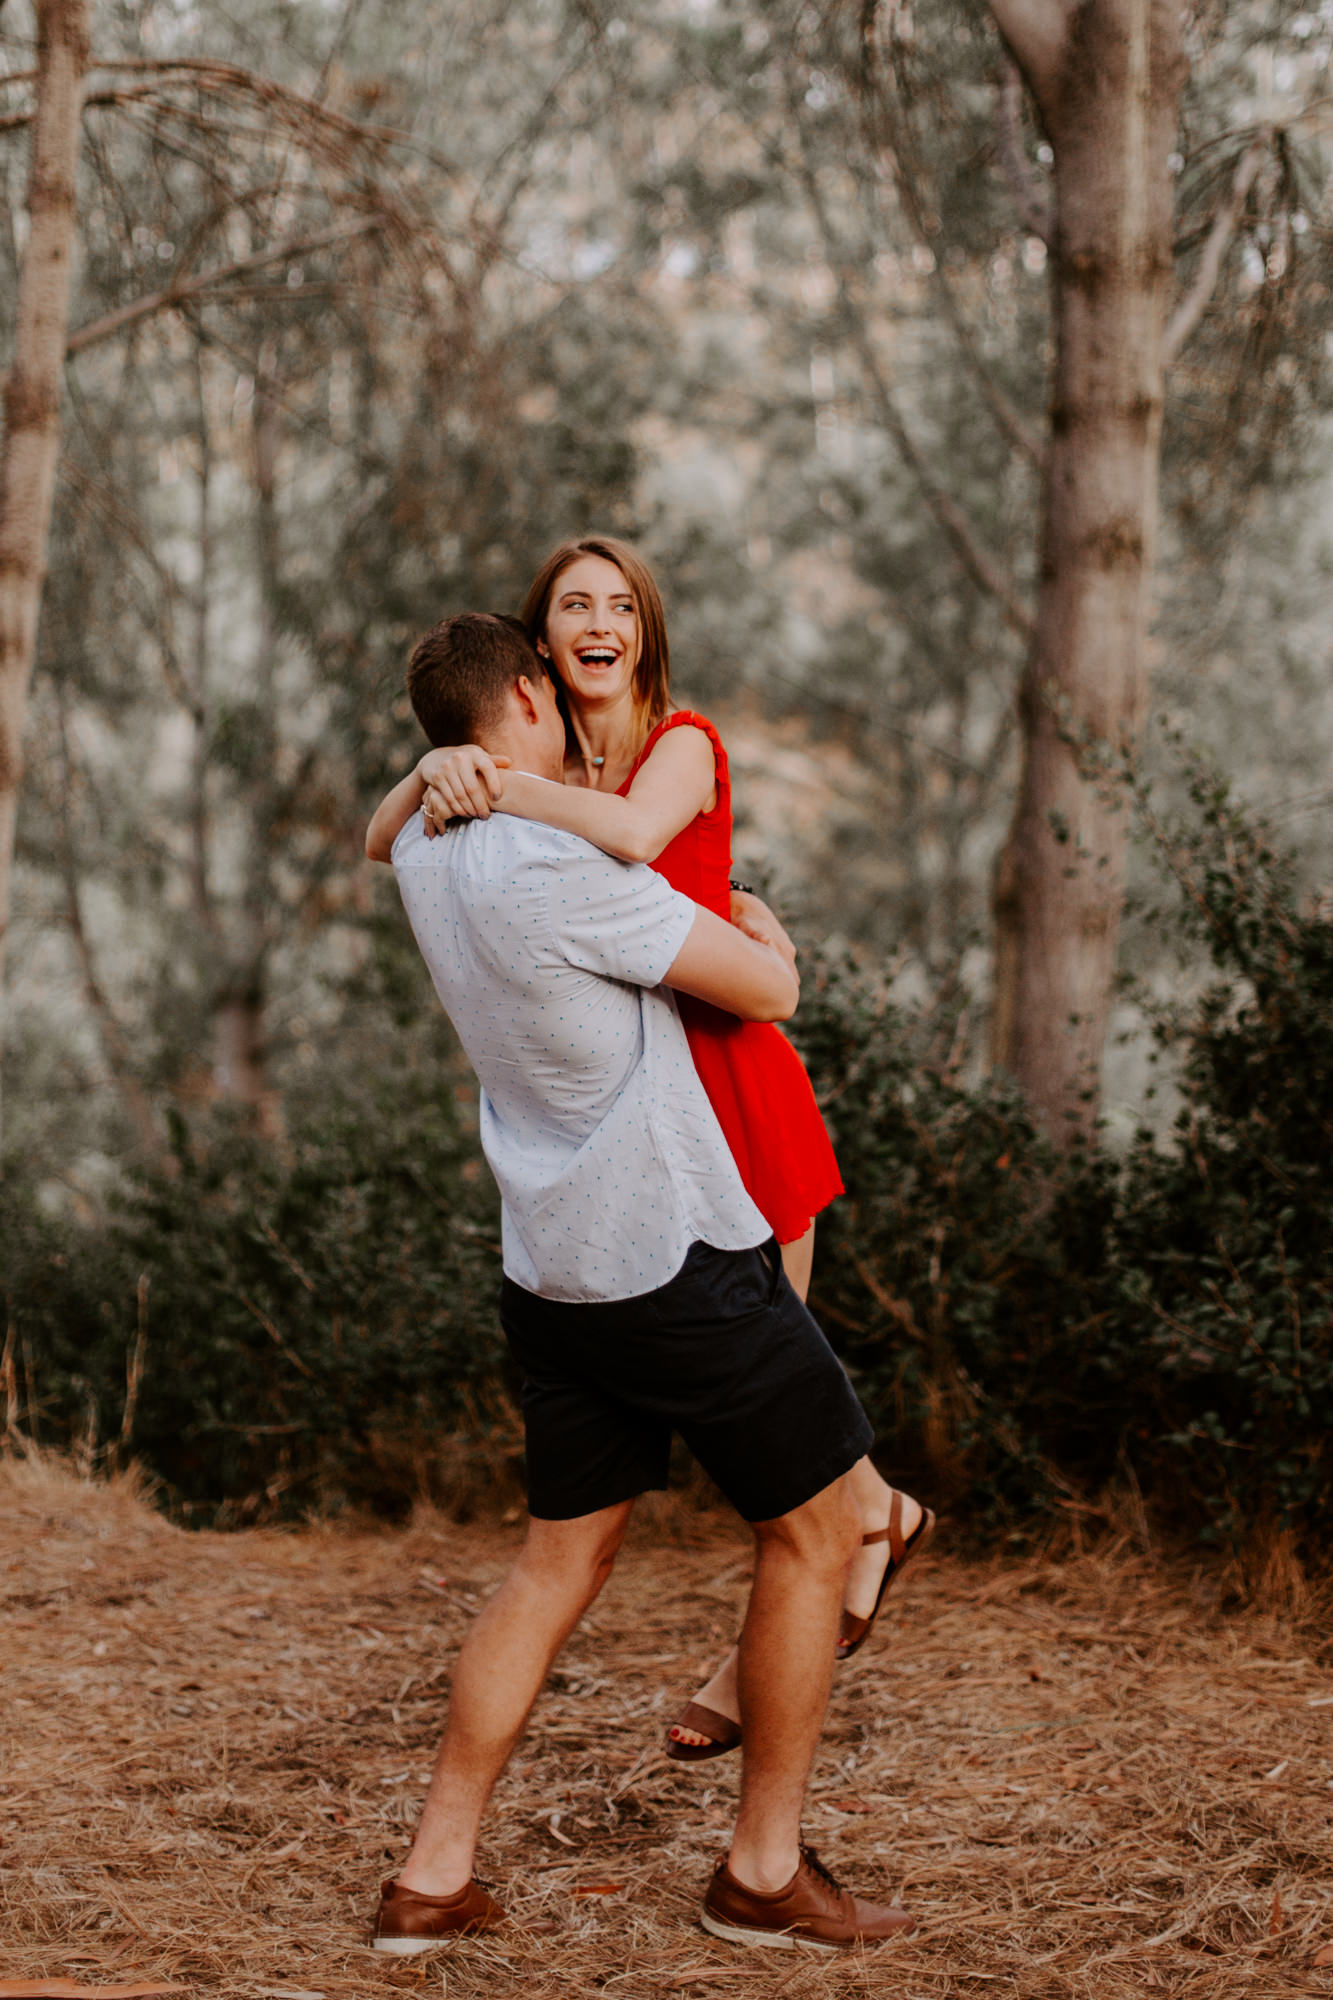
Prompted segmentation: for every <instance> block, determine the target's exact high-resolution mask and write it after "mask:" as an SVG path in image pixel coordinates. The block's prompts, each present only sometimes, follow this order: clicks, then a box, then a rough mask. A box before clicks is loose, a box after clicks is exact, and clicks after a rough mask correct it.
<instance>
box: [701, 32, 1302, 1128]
mask: <svg viewBox="0 0 1333 2000" xmlns="http://www.w3.org/2000/svg"><path fill="white" fill-rule="evenodd" d="M1330 31H1331V24H1330V20H1329V18H1328V15H1327V10H1323V11H1320V12H1316V11H1314V10H1310V9H1306V8H1304V7H1300V6H1298V5H1296V4H1294V0H1292V4H1279V5H1254V6H1248V5H1243V6H1240V7H1222V6H1215V5H1210V4H1201V5H1198V6H1195V7H1193V8H1188V9H1186V10H1184V12H1183V13H1182V11H1181V10H1180V9H1179V7H1177V6H1175V5H1172V4H1170V0H1160V3H1159V0H1085V4H1081V5H1075V4H1074V0H992V4H989V5H987V4H983V0H945V4H942V5H938V6H932V7H930V8H928V9H918V8H915V7H913V6H910V5H905V4H901V0H894V4H892V5H890V4H880V0H835V3H834V4H831V5H828V6H825V7H818V6H815V5H811V4H805V0H792V4H790V5H783V6H781V7H764V8H762V9H761V8H757V7H755V6H753V5H751V4H747V0H734V4H728V0H719V4H716V5H714V6H712V7H709V8H703V9H699V10H692V11H691V15H690V18H689V20H688V21H687V22H683V23H682V24H681V26H680V30H679V46H680V48H681V50H682V51H683V52H684V53H683V57H682V67H683V68H686V69H689V70H691V73H692V75H693V76H694V77H695V78H696V79H698V81H699V83H700V86H701V87H702V89H703V90H704V91H705V92H706V93H707V94H708V95H709V96H710V97H711V102H712V113H711V127H709V128H706V136H705V139H704V142H703V143H702V144H701V145H699V146H698V147H696V148H694V149H691V150H690V151H689V152H688V153H687V154H686V156H685V157H684V158H683V159H682V160H681V161H680V162H679V163H678V164H677V165H676V166H675V167H674V168H673V169H671V170H669V172H668V174H667V175H666V176H664V177H663V178H664V180H666V181H667V182H669V184H670V187H671V188H672V189H673V190H674V192H675V194H676V197H677V199H678V201H680V202H681V203H682V204H683V205H684V208H685V211H686V213H687V215H688V217H689V219H690V221H691V222H692V223H693V225H694V226H695V228H696V229H697V231H698V232H699V233H700V234H701V235H703V234H706V233H707V232H708V231H709V230H710V229H711V232H712V237H713V243H714V245H715V246H716V247H717V249H719V250H722V251H723V254H725V239H726V236H727V233H728V230H733V231H734V218H735V216H736V215H737V214H739V213H740V212H742V211H748V213H749V214H750V215H751V216H753V217H754V218H755V220H756V224H757V229H756V235H755V237H754V239H752V243H753V246H754V247H756V248H757V252H758V255H757V258H755V259H754V260H752V261H753V262H754V263H755V264H756V265H757V268H756V269H755V270H754V274H753V276H752V278H751V280H750V289H751V296H752V297H753V298H754V300H755V301H756V303H762V305H763V308H764V310H765V314H766V318H767V322H768V339H769V344H770V348H773V349H777V348H780V347H781V345H782V343H784V342H785V343H786V347H787V352H788V354H789V355H790V357H791V359H792V360H793V361H794V360H795V358H796V356H797V354H798V353H800V352H802V351H803V353H804V357H805V360H806V362H807V365H808V367H809V375H808V386H807V389H806V395H805V401H806V407H807V410H809V411H810V413H811V414H813V416H814V418H815V431H816V435H817V438H822V440H823V444H822V455H823V460H824V464H823V479H822V482H821V485H822V489H823V490H822V491H821V493H820V501H821V509H822V511H823V512H824V514H825V519H824V522H823V524H822V527H821V529H820V531H819V538H820V539H821V540H822V542H823V545H824V547H825V549H826V550H827V551H828V553H829V556H830V557H831V560H830V561H829V564H828V572H827V573H828V576H829V580H830V583H829V587H830V591H831V592H832V593H833V594H835V595H836V593H837V591H838V590H839V589H840V588H841V589H843V590H844V592H845V594H846V595H847V597H848V599H849V611H850V614H851V615H850V616H849V619H848V627H849V628H851V627H852V626H853V625H854V624H855V623H857V622H859V623H860V625H861V628H862V634H861V638H860V640H859V642H858V641H857V639H856V637H855V635H854V632H852V631H851V630H850V629H849V632H848V638H849V641H850V646H851V649H852V650H851V657H852V658H853V659H859V660H860V661H861V662H862V665H863V669H870V668H872V666H873V661H874V656H875V654H876V652H878V653H879V655H880V657H881V659H882V662H883V668H882V671H883V674H884V678H885V680H886V681H887V683H888V687H889V691H890V692H892V691H894V690H895V689H896V688H897V687H898V686H900V685H901V683H902V665H903V661H904V659H905V658H907V659H910V658H911V656H912V652H913V648H914V645H915V646H917V650H918V658H919V669H920V671H919V674H918V677H917V684H916V688H915V691H914V693H913V694H912V695H911V696H910V699H911V701H912V702H913V703H914V704H915V705H916V710H915V712H916V716H917V717H918V718H920V717H921V716H922V715H924V713H925V712H926V705H927V704H928V702H929V682H930V679H931V677H932V676H934V678H935V682H936V687H937V690H938V692H939V694H940V696H943V694H944V693H945V691H946V690H948V689H949V687H950V686H951V685H957V684H958V683H959V682H962V683H963V684H964V685H965V686H966V688H967V697H966V703H965V706H966V704H967V703H971V704H975V706H974V707H973V708H972V713H971V716H970V718H969V723H970V726H969V731H968V735H969V736H970V745H971V752H972V754H971V756H970V757H967V756H964V757H963V758H961V759H960V760H959V761H960V763H961V764H963V765H964V766H966V764H968V763H971V764H972V765H973V767H974V771H975V772H976V773H977V774H978V777H979V779H980V783H981V785H982V787H983V789H984V792H985V794H986V797H987V800H989V799H991V798H993V797H994V794H995V783H996V779H997V776H998V775H999V774H1001V773H1003V772H1004V771H1005V759H1004V755H1003V744H1002V738H1003V736H1004V733H1005V732H1004V727H1003V723H1002V722H999V723H998V724H997V720H996V714H995V709H994V706H993V703H990V702H987V701H986V700H985V699H984V697H983V698H982V699H980V700H978V691H979V690H980V689H981V688H982V687H983V686H984V683H985V682H986V681H987V680H990V681H992V682H993V681H994V677H995V675H996V672H997V669H998V671H999V673H1000V674H1001V675H1002V676H1003V677H1004V678H1005V679H1007V680H1008V682H1009V684H1010V686H1014V685H1016V688H1017V700H1016V701H1015V702H1013V704H1012V707H1011V708H1010V709H1009V712H1010V714H1011V715H1012V717H1013V721H1014V723H1015V725H1016V729H1015V735H1016V738H1017V762H1018V770H1017V773H1016V776H1015V777H1014V778H1013V780H1012V782H1013V785H1014V790H1015V792H1016V800H1015V803H1014V806H1013V812H1012V820H1011V825H1010V831H1009V835H1008V838H1007V840H1006V841H1005V842H1004V843H1003V847H1002V851H1001V853H1000V856H999V862H998V868H997V874H996V883H995V894H994V904H993V931H994V963H995V994H994V1008H993V1025H994V1053H995V1056H996V1058H997V1060H999V1061H1000V1062H1001V1063H1002V1064H1004V1065H1005V1066H1007V1067H1008V1068H1009V1069H1010V1070H1012V1071H1013V1073H1014V1074H1016V1075H1017V1076H1018V1078H1019V1080H1020V1081H1021V1082H1022V1083H1023V1085H1024V1087H1025V1089H1026V1090H1027V1092H1028V1094H1029V1096H1030V1098H1031V1100H1032V1102H1033V1103H1034V1106H1035V1107H1036V1108H1037V1109H1038V1111H1039V1113H1040V1115H1041V1116H1042V1118H1043V1121H1044V1122H1045V1123H1046V1124H1047V1126H1048V1127H1049V1128H1050V1129H1051V1130H1052V1131H1053V1132H1055V1133H1056V1134H1057V1135H1059V1136H1070V1137H1072V1136H1074V1135H1076V1134H1077V1133H1079V1132H1082V1131H1086V1130H1087V1128H1088V1126H1089V1125H1090V1123H1091V1122H1092V1121H1093V1119H1094V1118H1095V1116H1096V1110H1097V1102H1098V1090H1099V1081H1100V1066H1101V1056H1102V1048H1103V1042H1104V1038H1105V1031H1106V1021H1107V1010H1108V1005H1109V998H1110V993H1111V987H1112V978H1113V972H1114V967H1115V962H1116V943H1117V928H1118V921H1119V912H1120V907H1121V901H1122V891H1123V877H1124V863H1125V827H1124V821H1123V818H1122V817H1121V816H1120V815H1119V814H1118V812H1117V811H1116V810H1115V809H1114V803H1113V801H1112V800H1110V799H1108V797H1107V794H1106V789H1105V788H1104V787H1101V786H1099V785H1098V784H1097V783H1096V782H1089V781H1088V773H1089V770H1090V768H1091V767H1094V766H1095V765H1096V764H1097V762H1098V760H1099V759H1103V758H1104V757H1105V756H1106V755H1107V754H1108V753H1109V754H1112V755H1114V754H1119V753H1120V751H1121V750H1123V749H1126V748H1128V749H1130V750H1131V751H1132V749H1133V746H1134V745H1135V743H1136V741H1137V738H1138V732H1139V729H1140V725H1141V722H1142V718H1143V714H1144V707H1145V700H1146V690H1147V682H1148V666H1147V663H1148V657H1149V632H1150V620H1151V613H1152V605H1153V596H1154V584H1155V559H1156V551H1157V545H1158V536H1159V516H1160V512H1161V504H1162V497H1163V496H1162V493H1161V485H1160V482H1161V476H1162V471H1163V468H1165V473H1166V479H1167V484H1166V489H1165V500H1166V504H1167V506H1168V507H1169V509H1170V510H1171V522H1172V528H1173V533H1174V534H1175V536H1176V538H1177V546H1180V545H1181V543H1182V542H1184V543H1186V544H1188V543H1189V542H1190V541H1191V540H1195V541H1197V540H1198V539H1199V538H1200V537H1207V538H1211V542H1212V548H1213V553H1214V556H1216V554H1217V552H1218V550H1219V547H1220V546H1221V541H1220V539H1219V538H1223V537H1224V530H1225V528H1226V527H1227V526H1231V527H1234V526H1235V525H1236V524H1237V523H1238V522H1239V521H1242V520H1243V519H1244V515H1245V510H1246V506H1247V505H1248V502H1249V497H1250V492H1251V489H1252V486H1253V484H1254V483H1255V481H1256V480H1259V481H1262V480H1264V479H1265V478H1268V477H1270V476H1271V475H1272V473H1273V472H1274V470H1275V468H1276V464H1277V463H1278V461H1279V460H1280V457H1281V455H1282V451H1283V446H1284V441H1287V442H1289V441H1290V440H1292V439H1293V438H1295V437H1297V436H1298V435H1299V432H1300V430H1301V426H1302V419H1303V418H1305V417H1308V416H1309V415H1310V414H1311V412H1312V411H1314V410H1316V409H1317V408H1319V407H1320V405H1321V402H1322V400H1323V398H1324V396H1325V389H1324V386H1323V380H1322V368H1323V361H1324V343H1323V335H1322V323H1323V321H1324V319H1325V317H1326V301H1327V298H1328V295H1329V284H1330V278H1331V277H1333V272H1330V269H1329V254H1328V245H1329V237H1328V231H1327V227H1326V222H1327V210H1328V163H1327V157H1326V154H1325V152H1324V151H1323V150H1322V133H1323V128H1324V126H1325V125H1326V110H1325V109H1324V108H1323V107H1324V105H1325V99H1324V96H1323V94H1322V93H1323V92H1324V90H1325V87H1326V78H1327V69H1328V60H1329V46H1330ZM802 213H803V215H804V218H805V220H804V241H803V242H802V233H801V231H802V226H801V221H800V218H801V215H802ZM779 217H781V218H782V220H781V222H780V223H779V222H778V221H777V218H779ZM779 231H781V232H782V235H781V240H782V243H783V251H782V254H781V256H774V255H773V254H772V249H773V245H774V242H775V240H777V238H778V235H779ZM793 244H794V245H795V246H796V247H797V248H798V250H799V251H801V252H803V255H801V257H800V261H799V263H798V262H797V260H796V259H794V258H793V257H792V256H791V254H790V247H791V246H792V245H793ZM766 250H767V252H768V255H767V257H766V256H765V251H766ZM784 262H785V266H786V272H787V278H786V282H785V283H784V280H783V274H782V268H781V267H782V265H783V263H784ZM792 380H793V376H792V375H789V382H791V381H792ZM812 406H813V407H812ZM1307 429H1308V426H1307ZM840 431H841V434H842V440H843V443H842V446H841V448H840V447H839V444H838V438H839V432H840ZM868 434H869V435H870V436H874V437H877V438H878V440H879V441H880V442H879V448H878V450H875V449H873V448H871V447H868V445H867V436H868ZM1288 456H1290V452H1288ZM773 491H774V486H773V482H772V481H771V479H770V484H769V491H768V493H766V495H765V502H766V503H767V504H770V505H771V504H772V499H771V496H772V494H773ZM811 539H814V538H813V537H811ZM839 542H841V544H842V545H843V549H844V551H845V552H846V561H849V562H850V566H851V568H852V571H853V574H854V577H855V579H856V580H857V581H860V582H862V583H865V584H868V585H870V586H871V587H872V588H877V587H878V588H882V589H883V591H884V598H883V609H884V611H885V613H886V614H887V620H888V628H889V629H888V633H887V634H886V635H885V636H884V637H882V638H881V639H879V640H878V641H877V640H876V638H875V637H874V635H873V634H871V633H869V632H868V631H867V629H866V627H867V624H868V621H867V620H866V618H865V615H864V611H863V609H862V606H861V604H860V603H858V601H857V599H856V594H855V592H854V591H852V590H849V589H848V588H847V583H846V581H844V582H843V583H842V584H841V585H840V584H839V582H838V578H839V575H840V573H841V574H842V575H843V577H844V579H845V572H846V561H844V558H843V556H840V555H839V552H838V544H839ZM927 544H929V546H930V549H931V551H932V552H931V553H930V554H929V555H927V554H926V548H927ZM904 557H906V559H905V560H904ZM942 605H947V606H949V607H951V608H952V609H954V610H957V609H959V608H960V607H962V606H964V605H967V606H970V607H971V609H970V611H969V614H968V616H967V617H966V618H965V619H963V620H962V621H960V623H959V626H958V630H957V640H958V642H959V645H960V646H961V647H962V648H963V649H966V651H967V652H969V653H970V655H971V657H970V658H966V657H962V658H960V655H959V651H958V650H957V648H956V649H955V650H954V653H953V656H952V658H951V657H950V653H949V650H948V640H947V638H946V631H947V625H946V621H945V620H943V619H942V618H941V616H940V612H941V606H942ZM895 627H896V628H897V630H895V629H894V628H895ZM921 639H924V642H925V643H924V644H919V645H918V641H919V640H921ZM942 641H943V643H941V642H942ZM830 672H831V673H833V674H834V675H835V676H836V674H837V672H838V669H837V668H836V667H834V668H831V669H830V668H823V669H821V678H823V677H824V676H825V675H827V674H829V673H830ZM872 704H873V690H872ZM1006 706H1008V704H1007V703H1006ZM931 747H932V749H933V750H934V751H935V752H936V753H937V752H938V749H939V747H940V746H939V744H938V741H937V742H936V743H935V744H934V745H932V746H931ZM997 753H998V754H997ZM910 755H911V752H910V751H908V752H907V753H905V758H906V757H910ZM968 775H969V779H971V774H970V773H969V774H968ZM946 783H947V780H946ZM897 830H898V829H897V827H896V826H895V833H896V832H897Z"/></svg>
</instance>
